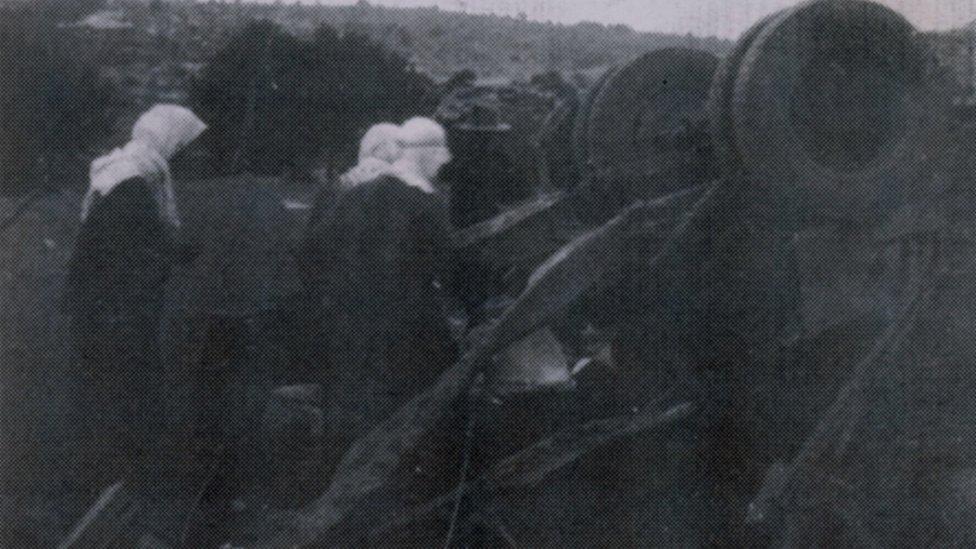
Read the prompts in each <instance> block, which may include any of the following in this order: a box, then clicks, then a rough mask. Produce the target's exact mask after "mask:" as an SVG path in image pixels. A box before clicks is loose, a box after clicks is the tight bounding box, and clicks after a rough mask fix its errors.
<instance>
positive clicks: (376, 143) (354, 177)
mask: <svg viewBox="0 0 976 549" xmlns="http://www.w3.org/2000/svg"><path fill="white" fill-rule="evenodd" d="M402 153H403V149H402V148H401V147H400V127H399V126H397V125H396V124H390V123H387V122H384V123H381V124H376V125H375V126H373V127H371V128H370V129H369V130H367V131H366V134H365V135H363V139H362V140H361V141H360V142H359V163H358V164H356V165H355V166H353V167H352V168H351V169H350V170H349V171H347V172H346V173H344V174H342V176H341V177H340V178H339V182H340V183H341V184H342V186H343V187H345V188H347V189H348V188H351V187H355V186H356V185H359V184H362V183H365V182H367V181H371V180H373V179H376V178H377V177H379V176H381V175H383V174H387V173H390V172H391V171H392V164H393V163H394V162H396V161H397V159H399V158H400V155H401V154H402Z"/></svg>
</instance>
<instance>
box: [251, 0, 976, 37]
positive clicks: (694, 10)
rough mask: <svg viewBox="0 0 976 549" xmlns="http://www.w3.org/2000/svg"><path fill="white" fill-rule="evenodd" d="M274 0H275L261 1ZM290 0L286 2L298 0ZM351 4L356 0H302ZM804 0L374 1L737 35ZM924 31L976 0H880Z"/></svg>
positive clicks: (960, 14) (967, 10)
mask: <svg viewBox="0 0 976 549" xmlns="http://www.w3.org/2000/svg"><path fill="white" fill-rule="evenodd" d="M256 1H263V2H270V1H272V0H256ZM292 1H293V0H286V1H285V3H292ZM301 1H302V3H303V4H311V3H316V2H317V3H321V4H333V5H334V4H350V3H353V0H301ZM799 1H800V0H370V3H372V4H380V5H387V6H402V7H417V6H430V5H437V6H439V7H440V8H442V9H449V10H455V11H467V12H472V13H498V14H503V15H517V14H518V13H519V12H522V13H525V14H526V15H527V16H528V17H529V18H530V19H535V20H541V21H546V20H550V21H553V22H559V23H576V22H579V21H596V22H598V23H605V24H616V23H623V24H626V25H629V26H631V27H633V28H634V29H637V30H641V31H660V32H669V33H680V34H684V33H689V32H690V33H694V34H697V35H702V36H709V35H714V36H721V37H725V38H733V37H735V36H737V35H738V34H739V33H741V32H742V31H744V30H745V29H746V28H748V27H749V26H750V25H752V23H754V22H755V21H757V20H758V19H759V18H761V17H763V16H764V15H766V14H769V13H772V12H774V11H777V10H779V9H782V8H785V7H788V6H791V5H794V4H796V3H798V2H799ZM878 1H879V2H880V3H882V4H885V5H887V6H889V7H891V8H894V9H895V10H897V11H899V12H900V13H902V14H903V15H905V17H907V18H908V20H909V21H911V22H912V23H913V24H914V25H915V26H916V27H918V28H920V29H922V30H932V29H949V28H956V27H960V26H962V25H963V24H965V23H967V22H969V21H972V20H973V19H976V0H878Z"/></svg>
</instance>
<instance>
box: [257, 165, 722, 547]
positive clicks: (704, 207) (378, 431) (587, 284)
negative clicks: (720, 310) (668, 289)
mask: <svg viewBox="0 0 976 549" xmlns="http://www.w3.org/2000/svg"><path fill="white" fill-rule="evenodd" d="M726 187H727V186H725V185H723V182H722V181H718V182H715V183H713V184H711V185H709V186H707V188H705V189H704V191H701V190H700V191H699V192H700V194H699V195H698V198H697V200H696V202H695V203H694V205H693V206H692V207H691V208H689V209H687V210H682V214H683V215H681V216H679V217H678V218H677V219H676V220H673V221H674V223H673V224H672V227H673V228H672V229H671V230H670V232H668V233H667V236H666V237H662V236H661V235H660V234H657V235H655V236H657V237H658V239H659V240H657V241H655V246H654V247H653V248H652V249H651V250H650V252H649V253H648V254H647V255H646V256H643V259H642V262H644V263H645V265H648V266H650V267H651V270H653V269H654V268H655V267H657V266H659V265H660V264H661V262H662V259H664V258H665V257H668V256H670V255H671V254H672V253H674V252H675V250H676V249H677V247H678V245H679V243H680V242H681V241H682V239H683V238H684V237H685V235H686V234H687V233H688V232H689V228H690V227H692V225H693V223H694V222H695V221H697V220H698V219H700V217H701V214H702V213H704V212H706V211H710V209H711V208H712V206H713V205H714V204H715V202H716V200H715V197H716V195H717V191H718V190H719V189H723V188H726ZM682 196H685V195H682ZM665 202H668V198H664V199H660V200H656V201H652V202H649V203H644V202H638V203H636V204H634V205H632V206H631V207H629V208H627V209H626V210H625V211H624V212H623V213H621V214H620V215H618V216H617V217H615V218H614V219H612V220H611V221H609V222H608V223H606V224H605V225H603V226H601V227H600V228H598V229H595V230H593V231H591V232H589V233H587V234H585V235H583V236H581V237H579V238H577V239H576V240H574V241H573V242H572V243H570V244H569V245H568V246H566V247H565V248H564V249H563V250H561V251H560V252H559V253H557V254H556V256H554V257H553V258H552V259H551V260H550V261H547V262H546V263H545V264H544V265H543V266H542V267H540V268H539V269H538V270H537V271H536V273H534V274H533V276H532V277H531V280H530V282H529V284H528V286H527V287H526V289H525V290H524V291H523V292H522V294H521V295H520V296H519V298H518V300H516V302H515V303H514V304H513V305H512V306H511V307H509V308H508V309H507V310H506V311H505V313H504V314H503V315H502V317H501V318H500V319H499V320H498V322H497V323H496V324H495V325H493V326H492V327H491V328H490V329H489V330H486V332H485V336H484V337H483V338H482V339H480V340H479V341H478V342H477V344H476V345H475V346H474V347H473V348H472V349H471V350H469V351H468V352H467V353H466V354H465V355H464V356H463V357H462V359H461V360H460V361H459V362H458V363H457V364H455V365H454V366H452V367H451V368H449V369H448V370H447V371H445V372H444V373H443V374H442V375H441V377H440V379H439V380H438V381H437V383H436V384H435V385H434V386H433V387H431V388H430V389H428V390H427V391H425V392H424V393H421V394H420V395H418V396H416V397H414V398H413V399H412V400H410V401H409V402H408V403H406V404H405V405H404V406H403V407H401V408H400V409H399V410H398V411H397V412H396V413H394V414H393V415H392V416H391V417H389V418H388V419H387V420H386V421H384V422H383V423H381V424H380V425H379V426H377V427H376V428H375V429H373V430H372V431H371V432H369V433H367V434H366V435H365V436H363V437H362V438H360V439H359V440H357V441H356V442H354V443H353V444H352V446H351V447H350V448H349V450H348V451H347V453H346V455H345V457H344V458H343V459H342V460H341V462H340V464H339V466H338V468H337V469H336V472H335V474H334V475H333V480H332V484H331V485H330V487H329V489H328V490H327V491H326V492H325V494H323V495H322V497H320V498H319V499H318V500H317V501H315V502H313V503H312V504H311V505H310V506H308V507H307V508H305V509H303V510H302V511H300V512H298V513H293V514H288V515H283V516H280V517H274V518H273V520H274V521H275V522H276V523H277V524H276V525H275V527H276V528H277V529H279V530H280V534H279V535H277V536H274V537H273V539H270V540H266V541H265V542H264V543H259V544H256V545H257V546H261V547H296V546H298V547H300V546H305V545H308V544H310V543H315V542H316V540H318V539H320V538H321V537H322V536H324V535H326V534H327V533H328V532H330V531H331V530H332V529H333V528H335V527H336V526H337V525H339V524H340V523H342V522H343V521H344V520H346V519H347V517H348V515H349V514H350V513H352V512H353V511H354V509H355V508H356V507H357V504H358V503H359V502H361V501H362V500H364V499H365V498H368V497H370V496H371V495H372V494H375V493H377V492H378V491H379V490H380V489H381V488H383V487H384V486H386V485H388V484H389V483H390V481H391V480H392V478H393V477H394V475H395V474H396V472H397V471H398V468H399V467H400V465H401V463H402V461H403V459H404V457H405V456H406V455H407V454H408V453H409V452H410V451H412V450H413V449H414V448H416V447H418V445H419V444H420V443H421V442H422V441H424V440H425V439H427V438H428V437H429V435H430V433H431V432H432V430H433V429H434V428H435V427H436V426H437V425H438V424H439V422H441V421H442V419H443V418H445V417H446V416H447V414H448V413H449V410H450V407H451V405H452V404H453V403H455V402H456V401H457V399H458V398H459V397H460V396H461V395H463V394H465V393H466V392H467V391H468V389H469V387H470V385H471V382H472V380H473V379H474V377H475V375H476V374H477V373H478V372H480V371H482V370H483V369H484V368H485V367H486V366H487V364H488V362H489V360H490V359H491V357H492V356H494V355H495V354H496V353H497V352H498V351H499V350H501V349H503V348H504V347H506V346H508V345H510V344H511V343H513V342H515V341H517V340H518V339H520V338H521V337H524V336H526V335H528V334H529V333H531V332H532V331H534V330H536V329H538V328H540V327H542V326H544V325H546V324H547V323H548V321H549V320H551V319H552V318H554V317H555V316H556V315H557V314H559V313H560V312H561V311H563V310H565V308H566V307H567V306H568V305H570V304H572V303H573V302H575V301H576V300H577V299H579V298H580V297H581V296H582V295H583V294H584V293H586V292H587V291H590V290H592V289H593V288H595V287H599V286H601V285H604V284H607V283H609V282H610V279H612V278H613V277H615V276H619V275H620V274H621V271H622V270H623V269H625V268H626V267H627V266H628V262H627V261H628V256H627V254H626V253H624V252H625V251H626V250H627V244H628V242H633V239H634V238H635V235H647V234H648V232H649V229H651V228H655V227H656V228H660V225H661V223H660V216H659V215H657V214H658V213H659V212H660V209H661V207H662V203H665ZM672 204H673V202H672ZM651 234H653V233H651ZM279 519H280V520H279Z"/></svg>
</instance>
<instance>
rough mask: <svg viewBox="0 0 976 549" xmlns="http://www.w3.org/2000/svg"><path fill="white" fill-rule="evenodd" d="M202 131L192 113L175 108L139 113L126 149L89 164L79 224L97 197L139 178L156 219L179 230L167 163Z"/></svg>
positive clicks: (163, 107)
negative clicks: (153, 202) (147, 188)
mask: <svg viewBox="0 0 976 549" xmlns="http://www.w3.org/2000/svg"><path fill="white" fill-rule="evenodd" d="M206 129H207V125H206V124H204V123H203V121H201V120H200V119H199V118H197V116H196V115H195V114H193V111H191V110H189V109H187V108H185V107H180V106H178V105H156V106H155V107H153V108H151V109H149V110H148V111H146V112H145V113H143V115H142V116H140V117H139V120H138V121H136V123H135V126H133V128H132V140H131V141H129V143H128V144H127V145H126V146H124V147H122V148H119V149H115V150H113V151H112V152H110V153H109V154H107V155H105V156H102V157H100V158H97V159H96V160H95V161H94V162H92V164H91V170H90V174H89V176H90V184H89V187H88V192H87V193H86V194H85V198H84V200H82V203H81V219H82V221H84V220H85V219H86V218H87V217H88V214H89V212H90V211H91V208H92V207H93V205H94V203H95V201H96V200H97V199H98V198H99V197H103V196H107V195H108V194H109V193H110V192H112V190H113V189H114V188H115V187H116V186H117V185H118V184H119V183H122V182H123V181H125V180H127V179H131V178H133V177H141V178H143V179H145V180H146V182H147V183H148V184H149V186H150V189H151V190H152V193H153V196H154V198H155V200H156V203H157V205H158V206H159V213H160V216H161V217H162V218H163V219H164V220H165V221H167V222H168V223H170V224H171V225H173V226H175V227H179V225H180V218H179V215H178V214H177V211H176V197H175V195H174V193H173V179H172V176H171V175H170V171H169V160H170V159H171V158H172V157H173V155H175V154H176V153H177V152H178V151H179V150H180V149H182V148H183V147H185V146H186V145H188V144H189V143H190V142H192V141H193V140H194V139H196V138H197V137H199V136H200V134H201V133H203V132H204V130H206Z"/></svg>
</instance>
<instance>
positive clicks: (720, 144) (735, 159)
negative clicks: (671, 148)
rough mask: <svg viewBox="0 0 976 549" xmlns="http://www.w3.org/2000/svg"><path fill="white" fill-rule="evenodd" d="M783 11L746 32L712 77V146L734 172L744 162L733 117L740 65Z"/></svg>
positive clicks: (716, 154)
mask: <svg viewBox="0 0 976 549" xmlns="http://www.w3.org/2000/svg"><path fill="white" fill-rule="evenodd" d="M780 14H781V12H776V13H774V14H772V15H768V16H766V17H765V18H763V19H762V20H761V21H759V22H758V23H756V24H755V25H753V26H752V27H750V28H749V30H747V31H746V32H745V33H743V34H742V36H741V37H740V38H739V41H738V42H736V44H735V47H734V48H733V49H732V51H731V52H729V54H728V55H726V56H725V57H724V58H723V59H722V61H721V62H719V64H718V69H716V71H715V78H714V79H712V88H711V90H710V92H709V95H708V105H707V107H706V109H707V111H708V118H709V123H710V126H711V131H710V134H711V138H712V150H713V151H714V154H715V158H716V159H717V160H718V161H719V163H720V164H721V166H722V169H723V170H724V171H725V172H726V174H727V175H733V174H734V173H735V172H736V171H738V169H739V168H740V167H741V164H742V163H741V161H740V159H739V151H738V148H737V145H736V144H735V128H734V126H735V124H734V122H733V117H732V94H733V92H734V91H735V82H736V79H737V77H738V76H739V68H740V67H741V65H742V59H743V58H744V57H745V56H746V53H748V51H749V48H750V47H751V46H752V43H753V42H754V41H755V40H756V37H757V36H759V33H760V32H762V30H763V29H764V28H766V25H768V24H769V22H770V21H772V20H773V19H775V18H776V17H777V16H779V15H780Z"/></svg>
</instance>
